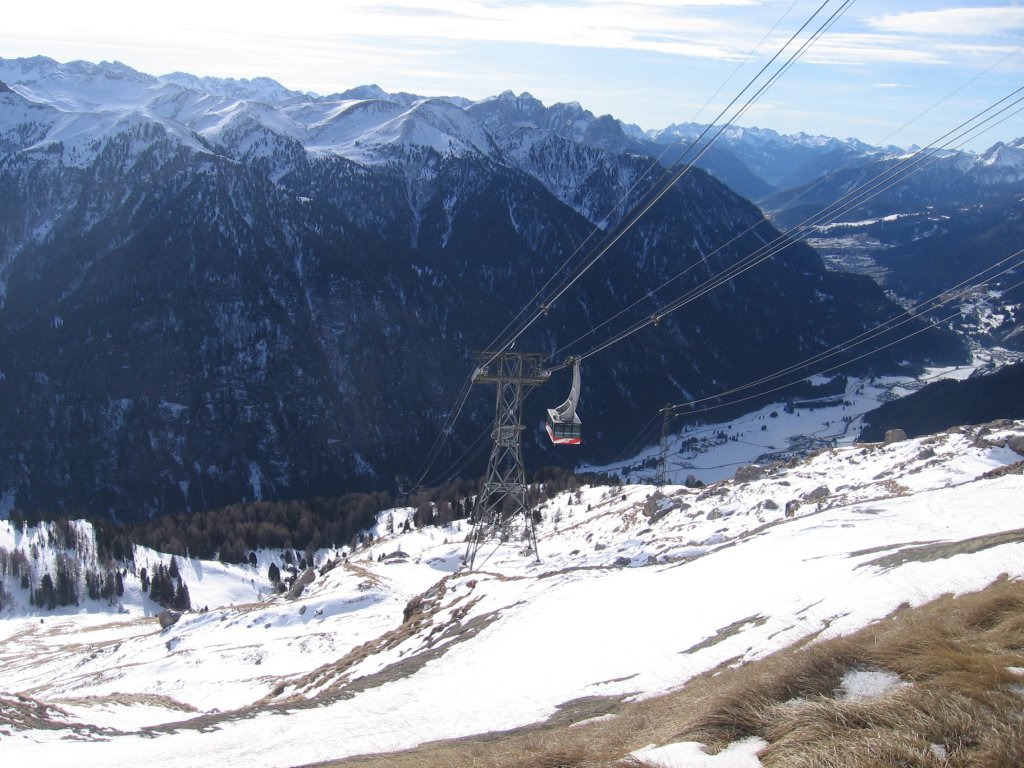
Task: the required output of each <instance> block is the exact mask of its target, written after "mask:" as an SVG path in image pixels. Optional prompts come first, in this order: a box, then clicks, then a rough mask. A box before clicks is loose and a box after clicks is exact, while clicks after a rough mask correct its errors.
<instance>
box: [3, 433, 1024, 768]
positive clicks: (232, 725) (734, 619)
mask: <svg viewBox="0 0 1024 768" xmlns="http://www.w3.org/2000/svg"><path fill="white" fill-rule="evenodd" d="M1022 466H1024V422H1009V421H1003V422H998V423H992V424H989V425H985V426H981V427H962V428H959V427H958V428H955V429H952V430H950V431H948V432H945V433H942V434H938V435H934V436H929V437H924V438H920V439H916V440H906V441H902V442H900V441H896V442H892V443H891V444H881V443H873V444H857V445H851V446H846V447H842V448H836V449H831V450H824V451H822V452H820V453H818V454H817V455H816V456H814V457H813V458H810V459H808V460H806V461H793V462H789V463H786V464H775V465H770V466H764V467H752V468H749V469H748V470H747V471H745V472H743V473H742V477H740V476H739V475H738V476H737V478H735V479H729V480H724V481H721V482H718V483H715V484H712V485H710V486H708V487H705V488H697V489H690V488H686V487H682V486H667V487H664V488H661V489H656V488H654V487H651V486H633V485H626V486H604V487H583V488H580V489H579V490H578V491H574V492H569V493H566V494H563V495H561V496H558V497H556V498H554V499H552V500H550V501H548V502H546V503H545V504H544V505H543V506H542V508H541V509H540V511H541V514H542V522H541V524H540V528H539V541H538V547H539V551H540V557H541V561H540V562H539V563H534V562H532V558H530V557H525V556H524V555H523V553H522V552H520V551H519V547H518V545H516V544H514V543H508V544H505V545H498V544H495V543H492V544H491V546H490V547H488V548H486V549H484V550H481V557H480V561H479V562H478V568H477V570H476V571H475V572H465V571H460V570H458V565H459V560H460V555H461V554H462V552H463V549H464V546H465V545H464V542H463V539H464V537H465V535H466V533H467V530H468V529H467V528H466V526H465V524H464V523H460V524H458V526H459V527H455V528H451V527H449V528H444V529H442V528H434V527H426V528H423V529H420V530H412V531H410V532H408V533H398V534H391V533H389V531H390V530H391V529H392V527H393V523H394V518H395V517H397V518H398V519H399V520H401V518H402V517H403V516H404V515H408V514H411V510H405V511H403V510H393V511H390V512H387V513H386V514H385V515H384V516H382V519H381V525H380V526H379V527H378V529H377V531H376V533H377V534H379V538H377V539H376V541H375V542H374V543H373V544H372V546H371V547H370V548H369V549H360V550H357V551H354V552H338V551H333V550H329V551H321V552H319V553H317V555H316V562H315V564H314V565H315V567H314V568H313V569H310V570H309V571H308V572H307V573H306V578H303V579H300V581H302V582H306V583H305V587H304V590H303V591H301V593H300V594H297V595H296V594H292V595H290V596H288V595H272V594H271V591H272V590H271V588H270V587H271V585H270V583H269V582H268V580H267V569H268V567H269V564H270V563H271V562H276V563H279V564H281V565H283V564H284V563H283V561H282V560H281V553H280V552H268V551H261V552H260V553H258V557H257V562H256V564H255V566H248V565H246V566H225V565H223V564H220V563H217V562H208V561H206V562H204V561H199V560H190V559H187V558H179V559H178V562H177V564H176V566H177V569H178V570H179V571H180V574H181V576H182V578H183V579H184V581H186V582H187V583H188V585H189V588H190V590H191V596H192V604H193V606H195V607H199V608H201V609H203V610H200V611H199V612H189V613H185V614H184V615H183V616H181V617H180V619H179V620H177V622H176V623H173V624H167V626H165V627H163V628H162V625H161V623H160V622H159V621H158V620H157V618H155V616H154V614H155V613H157V611H158V610H159V607H158V606H156V605H155V604H153V603H152V602H150V601H149V598H148V597H147V596H146V595H145V594H143V593H142V591H141V589H140V582H139V577H138V574H139V572H140V570H141V568H143V567H148V568H149V570H150V572H153V571H154V570H155V569H156V568H157V567H158V565H159V564H161V563H162V564H164V565H167V564H168V563H169V561H170V558H169V557H168V556H167V555H162V554H160V553H158V552H153V551H151V550H145V549H142V548H136V549H135V551H134V557H133V559H132V561H131V562H130V563H129V564H128V565H126V566H125V568H126V571H127V572H126V574H125V576H124V591H123V595H122V596H120V597H119V598H117V599H115V600H113V601H110V600H96V601H93V600H83V602H82V605H81V606H80V607H79V608H65V609H61V610H59V611H57V612H56V613H41V612H39V611H37V610H35V609H33V608H31V607H30V606H28V605H27V601H26V599H25V598H26V594H27V592H28V590H25V589H22V587H21V586H20V585H19V584H18V583H17V581H16V580H15V579H14V577H12V576H11V575H10V574H9V573H5V575H4V581H3V584H4V587H5V591H6V592H7V593H9V594H10V595H12V596H13V599H10V600H8V604H9V605H13V607H8V608H7V609H5V611H4V613H3V620H2V621H0V734H2V735H3V740H4V754H5V757H6V759H8V760H12V761H22V760H30V761H36V762H40V761H41V762H43V763H46V764H59V763H73V764H75V765H80V766H83V768H85V767H87V766H100V765H109V764H111V763H120V762H127V763H131V764H137V763H142V762H146V761H153V760H161V761H165V760H167V759H168V756H169V755H173V761H174V763H175V764H176V765H180V766H183V767H184V766H193V765H194V766H199V765H209V764H210V763H211V762H217V761H228V762H231V763H233V764H245V765H248V766H252V768H259V767H260V766H281V765H300V764H308V763H312V762H318V761H323V760H329V759H337V758H341V757H344V756H347V755H355V754H364V753H370V752H385V751H390V750H397V749H404V748H408V747H413V746H415V745H417V744H421V743H423V742H426V741H433V740H437V739H446V738H456V737H461V736H469V735H474V734H484V733H491V734H492V735H491V736H490V737H489V738H490V739H493V738H494V737H493V732H494V731H502V730H508V729H513V728H518V727H521V726H526V725H529V724H531V723H537V722H543V721H545V720H548V719H549V718H552V717H554V716H556V715H557V714H558V713H559V712H561V713H562V715H561V716H562V717H565V716H569V717H570V718H571V717H572V715H571V713H573V712H577V713H578V714H576V715H575V717H576V718H577V719H586V718H593V717H598V716H602V714H603V713H604V712H606V711H608V710H609V709H610V708H612V707H613V706H615V705H616V704H618V703H619V702H621V701H623V700H624V699H626V700H637V699H644V698H647V697H650V696H652V695H655V694H657V693H659V692H664V691H667V690H670V689H674V688H678V687H680V686H683V685H685V684H686V683H687V681H690V680H692V679H694V678H696V677H697V676H699V675H701V674H702V673H704V672H707V671H710V670H715V669H719V670H721V669H725V668H727V667H735V666H737V665H740V664H743V663H749V662H753V661H755V660H757V659H761V658H764V657H765V656H767V655H769V654H770V653H772V652H773V651H775V650H777V649H781V648H785V647H787V646H790V645H792V644H794V643H800V642H807V641H813V642H820V641H822V640H824V639H827V638H830V637H836V636H840V635H845V634H849V633H851V632H853V631H855V630H857V629H859V628H861V627H863V626H865V625H867V624H869V623H871V622H875V621H878V620H881V619H883V618H884V617H886V616H887V615H889V614H891V613H892V612H894V611H898V610H900V609H901V608H903V607H905V606H906V605H920V604H922V603H925V602H927V601H929V600H931V599H933V598H935V597H937V596H939V595H940V594H942V593H946V592H953V593H963V592H969V591H971V590H977V589H981V588H983V587H985V586H986V585H988V584H989V583H990V582H992V581H993V580H996V579H998V578H1000V577H1009V578H1010V579H1020V578H1022V577H1024V568H1022V563H1024V533H1022V531H1021V528H1020V511H1021V502H1020V499H1021V498H1022V493H1024V479H1022V475H1021V469H1022ZM387 516H390V517H391V518H392V521H391V524H388V523H387V522H385V519H384V518H385V517H387ZM401 527H402V526H398V528H401ZM71 530H74V531H75V532H76V535H78V536H79V537H83V538H86V539H88V534H89V530H90V529H89V528H88V527H87V526H85V525H83V524H72V527H71ZM56 538H57V537H55V535H54V529H53V528H52V526H43V527H39V528H15V527H12V526H11V524H9V523H8V522H0V548H2V549H3V551H4V552H5V553H6V555H7V557H8V560H6V561H5V562H9V556H10V553H11V552H21V553H23V555H24V559H25V562H26V563H27V564H28V565H27V568H28V573H29V574H30V575H29V579H30V581H32V582H35V581H37V580H39V579H40V577H41V576H40V575H41V573H42V572H43V571H46V570H47V569H51V568H53V567H54V566H55V564H56V560H57V558H58V557H59V556H60V555H61V553H62V551H63V550H61V548H60V546H59V545H57V544H56V543H55V541H56ZM30 586H34V584H33V585H30ZM111 602H113V604H114V605H113V606H111V605H110V603H111ZM116 606H120V612H116ZM206 608H208V609H209V610H205V609H206ZM165 623H166V622H165ZM846 663H847V665H848V668H847V669H845V670H840V671H839V672H838V674H839V675H840V676H842V675H843V674H844V673H848V674H854V673H859V674H863V673H864V672H865V671H867V670H865V669H863V668H861V667H858V662H857V660H856V659H848V660H847V662H846ZM887 674H889V675H890V676H892V677H893V678H894V684H898V685H899V686H907V685H912V684H913V683H914V682H915V681H914V680H912V679H905V680H900V677H899V675H898V674H895V673H892V672H888V673H887ZM1018 687H1019V686H1018ZM837 695H838V694H837ZM584 704H586V706H584ZM602 708H603V709H602ZM604 717H605V718H606V719H614V718H615V717H616V716H615V715H604ZM637 738H643V735H640V736H638V737H637ZM652 738H653V737H652ZM661 738H664V737H661ZM669 741H672V739H671V738H669ZM641 745H642V744H641ZM764 746H765V743H764V742H763V741H758V740H755V743H754V744H753V746H751V745H750V744H748V745H746V747H744V748H743V751H744V754H745V755H746V757H745V758H744V760H743V762H738V763H728V764H729V765H742V766H760V765H761V763H760V762H759V761H758V760H757V758H756V752H757V751H758V750H759V749H761V748H762V747H764ZM964 748H966V749H969V748H970V744H967V745H966V746H965V747H964ZM695 754H696V755H697V756H699V755H700V752H699V750H698V751H697V752H696V753H695ZM704 757H705V758H706V757H707V756H704ZM693 759H696V758H693ZM707 759H711V758H707ZM723 759H724V758H723ZM698 764H704V763H698V762H684V763H679V765H687V766H689V765H698Z"/></svg>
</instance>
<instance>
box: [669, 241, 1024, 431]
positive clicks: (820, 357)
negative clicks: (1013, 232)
mask: <svg viewBox="0 0 1024 768" xmlns="http://www.w3.org/2000/svg"><path fill="white" fill-rule="evenodd" d="M1022 255H1024V248H1022V249H1021V250H1019V251H1017V252H1016V253H1013V254H1011V255H1010V256H1007V257H1006V258H1005V259H1002V260H1001V261H999V262H997V263H996V264H993V265H991V266H990V267H986V268H985V269H984V270H982V271H981V272H979V273H977V274H975V275H973V276H972V277H970V278H968V280H965V281H964V282H962V283H960V284H959V285H958V286H957V287H959V288H961V290H959V291H956V292H955V293H953V294H950V295H949V296H948V297H947V298H945V299H944V300H943V301H940V302H937V303H935V304H931V302H933V301H934V299H935V298H937V297H933V298H932V299H928V300H927V301H925V302H921V304H919V305H917V307H921V306H922V305H924V304H931V306H928V307H925V308H923V309H922V310H921V312H919V313H918V314H916V315H912V316H909V317H905V318H903V319H902V320H900V322H898V323H894V324H892V325H889V326H887V327H884V328H881V330H880V331H879V332H878V333H875V334H874V335H873V336H871V337H869V338H864V339H861V340H860V341H858V342H857V343H856V344H852V345H850V346H849V347H847V348H846V349H842V350H837V351H833V352H830V351H828V350H826V353H827V354H823V353H819V354H818V355H815V356H812V357H810V358H807V359H805V360H803V361H801V362H799V363H796V364H794V365H791V366H788V367H786V368H782V369H779V370H778V371H776V372H775V373H772V374H770V375H767V376H764V377H762V378H760V379H757V380H756V381H750V382H747V383H745V384H740V385H737V386H735V387H733V388H732V389H728V390H725V391H724V392H719V393H718V394H717V395H708V396H707V397H702V398H697V399H695V400H689V401H687V402H685V403H678V404H676V405H672V406H669V412H670V414H671V415H674V414H675V413H677V412H678V411H681V410H682V409H684V408H689V407H692V406H694V405H700V404H701V403H706V402H709V401H712V400H718V399H720V398H723V397H727V396H729V395H733V394H736V393H738V392H743V391H744V390H747V389H750V388H752V387H756V386H758V385H760V384H767V383H769V382H771V381H774V380H776V379H779V378H782V377H783V376H786V375H788V374H790V373H794V372H796V371H797V370H799V369H801V368H806V367H808V366H810V365H813V364H814V363H815V362H822V361H823V360H826V359H828V358H829V357H833V356H834V355H835V354H838V352H840V351H848V350H849V349H851V348H852V347H854V346H860V344H863V343H864V342H866V341H870V340H871V339H872V338H877V336H881V335H882V334H884V333H887V332H889V331H892V330H895V329H896V328H898V327H900V326H901V325H905V324H906V323H908V322H910V321H911V320H916V319H918V318H919V317H921V315H923V314H924V313H925V312H932V311H935V310H937V309H939V308H940V307H943V306H946V305H947V304H949V303H951V302H953V301H955V300H957V299H959V298H962V297H964V296H966V295H967V294H968V293H970V292H971V291H972V290H974V289H976V288H977V287H978V283H974V282H971V283H970V284H967V285H965V284H966V283H968V281H974V280H975V279H977V278H978V277H979V276H981V275H983V274H984V273H985V272H988V271H989V270H991V269H994V268H995V267H997V266H999V265H1001V264H1005V263H1006V262H1007V261H1009V260H1010V259H1014V258H1018V257H1020V256H1022ZM1021 267H1024V259H1021V260H1020V261H1018V262H1016V263H1015V264H1011V265H1010V266H1008V267H1006V268H1005V269H1002V270H1001V271H999V272H997V273H996V274H993V275H989V276H988V277H986V278H984V280H985V281H987V280H992V279H994V278H996V277H1000V276H1002V275H1006V274H1010V273H1012V272H1014V271H1015V270H1017V269H1020V268H1021ZM1022 284H1024V281H1020V282H1017V283H1015V284H1014V285H1012V286H1010V287H1009V288H1007V289H1005V291H1004V293H1008V292H1009V291H1012V290H1013V289H1015V288H1017V287H1018V286H1020V285H1022ZM944 293H945V292H944ZM939 295H944V294H939ZM959 313H960V310H959V309H958V310H957V311H956V312H953V313H952V314H950V315H947V316H946V317H944V318H942V319H941V320H938V321H935V322H931V323H928V324H927V325H925V326H924V327H923V328H919V329H917V330H915V331H913V332H911V333H908V334H906V335H904V336H901V337H900V338H898V339H895V340H893V341H891V342H888V343H886V344H884V345H882V346H880V347H877V348H875V349H871V350H869V351H867V352H864V353H862V354H860V355H858V356H857V357H853V358H850V359H849V360H845V361H843V362H841V363H838V364H836V365H834V366H831V367H829V368H825V369H823V370H817V371H815V372H814V373H801V374H800V376H799V378H796V379H793V380H792V381H789V382H788V383H786V384H782V385H780V386H778V387H774V388H772V389H768V390H764V391H762V392H758V393H757V394H754V395H750V396H748V397H743V398H739V399H736V400H729V401H727V402H724V403H719V404H716V405H714V406H712V407H713V408H723V407H725V406H728V405H735V404H737V403H742V402H746V401H748V400H751V399H754V398H758V397H762V396H764V395H767V394H771V393H772V392H777V391H779V390H780V389H785V388H787V387H790V386H792V385H793V384H797V383H799V382H801V381H805V380H806V379H807V378H809V377H810V376H823V375H824V374H826V373H831V372H832V371H835V370H837V369H839V368H842V367H843V366H845V365H849V364H850V363H853V362H856V361H858V360H863V359H864V358H865V357H867V356H869V355H872V354H875V353H876V352H880V351H881V350H883V349H888V348H889V347H891V346H893V345H894V344H898V343H900V342H902V341H905V340H906V339H909V338H911V337H912V336H916V335H917V334H919V333H923V332H924V331H927V330H929V329H931V328H933V327H935V326H936V325H940V324H941V323H944V322H946V321H947V320H950V319H952V318H953V317H956V315H957V314H959ZM900 317H902V316H900ZM886 322H889V321H886ZM883 325H884V324H883ZM844 343H845V342H844ZM663 410H664V409H662V411H663ZM705 410H710V408H707V409H705ZM701 412H703V411H701ZM659 413H661V411H659ZM695 413H696V412H695Z"/></svg>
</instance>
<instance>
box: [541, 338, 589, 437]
mask: <svg viewBox="0 0 1024 768" xmlns="http://www.w3.org/2000/svg"><path fill="white" fill-rule="evenodd" d="M579 400H580V358H578V357H577V358H576V359H575V360H574V361H573V364H572V389H571V390H570V391H569V398H568V399H567V400H566V401H565V402H564V403H562V404H561V405H560V406H558V407H557V408H548V418H547V425H546V426H547V430H548V437H550V438H551V442H552V443H554V444H555V445H579V444H580V443H581V442H583V424H582V423H581V422H580V417H579V416H577V415H576V404H577V403H578V402H579Z"/></svg>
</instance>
